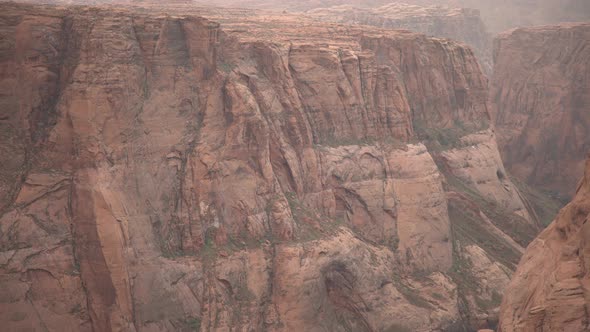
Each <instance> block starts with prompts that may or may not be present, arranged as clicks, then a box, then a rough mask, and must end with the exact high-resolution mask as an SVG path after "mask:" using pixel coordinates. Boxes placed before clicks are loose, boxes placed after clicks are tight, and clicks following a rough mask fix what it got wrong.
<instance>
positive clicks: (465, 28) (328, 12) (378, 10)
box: [306, 3, 492, 74]
mask: <svg viewBox="0 0 590 332" xmlns="http://www.w3.org/2000/svg"><path fill="white" fill-rule="evenodd" d="M306 15H310V16H312V17H314V18H318V19H321V20H324V21H332V22H339V23H347V24H362V25H372V26H376V27H380V28H388V29H408V30H411V31H416V32H421V33H424V34H426V35H429V36H435V37H443V38H450V39H453V40H457V41H461V42H464V43H466V44H467V45H469V46H470V47H472V48H473V50H474V52H475V54H476V56H477V57H478V60H479V62H480V64H481V65H482V67H483V69H484V71H485V72H486V73H488V74H491V72H492V38H491V36H490V35H489V34H488V32H487V31H486V27H485V26H484V24H483V22H482V21H481V18H480V17H479V11H477V10H473V9H466V8H449V7H443V6H426V7H422V6H416V5H408V4H404V3H390V4H387V5H384V6H380V7H375V8H357V7H353V6H350V5H343V6H335V7H329V8H318V9H314V10H310V11H308V12H306Z"/></svg>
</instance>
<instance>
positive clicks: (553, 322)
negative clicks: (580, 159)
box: [499, 159, 590, 332]
mask: <svg viewBox="0 0 590 332" xmlns="http://www.w3.org/2000/svg"><path fill="white" fill-rule="evenodd" d="M589 216H590V159H589V160H587V161H586V167H585V174H584V177H583V179H582V181H581V182H580V184H579V185H578V187H577V190H576V194H575V196H574V198H573V200H572V201H571V203H569V204H568V205H567V206H566V207H565V208H563V209H562V210H561V211H560V212H559V214H558V215H557V217H556V219H555V221H553V223H552V224H551V225H549V227H548V228H547V229H545V230H544V231H543V232H542V233H541V235H539V236H538V237H537V239H535V240H534V241H533V242H532V243H531V244H530V246H529V247H528V248H527V250H526V252H525V254H524V256H523V258H522V260H521V262H520V264H519V266H518V269H517V271H516V273H515V274H514V277H513V279H512V281H511V282H510V286H509V287H508V288H507V289H506V292H505V296H504V300H503V302H502V308H501V312H500V330H499V331H502V332H509V331H587V330H588V329H590V321H589V319H588V305H589V303H590V301H589V300H588V297H587V296H586V294H588V290H589V287H590V273H589V272H588V268H587V266H588V260H589V259H590V249H589V247H588V239H589V238H590V237H589V236H590V223H588V218H589Z"/></svg>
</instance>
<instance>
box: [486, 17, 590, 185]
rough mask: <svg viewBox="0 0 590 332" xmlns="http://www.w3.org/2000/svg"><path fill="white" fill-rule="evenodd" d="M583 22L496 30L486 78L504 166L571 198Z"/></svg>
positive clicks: (585, 41) (588, 145) (582, 83)
mask: <svg viewBox="0 0 590 332" xmlns="http://www.w3.org/2000/svg"><path fill="white" fill-rule="evenodd" d="M588 59H590V24H563V25H559V26H545V27H535V28H526V29H516V30H512V31H509V32H506V33H503V34H501V35H499V36H498V37H497V38H496V40H495V47H494V61H495V67H494V79H493V82H492V84H491V100H492V109H493V117H494V118H495V123H496V128H497V132H498V139H499V144H500V151H502V156H503V159H504V162H505V163H506V166H507V168H508V170H509V172H510V173H512V174H513V175H515V176H516V177H519V178H520V179H522V180H523V181H525V182H527V183H529V184H531V185H533V186H536V187H538V188H543V189H544V190H549V191H553V192H554V193H555V194H556V195H560V196H563V197H571V195H572V193H573V189H575V185H576V183H577V181H578V179H579V178H580V176H581V175H582V173H583V169H584V156H585V155H586V153H587V152H588V151H589V150H590V135H588V134H589V131H590V112H589V110H590V61H589V60H588Z"/></svg>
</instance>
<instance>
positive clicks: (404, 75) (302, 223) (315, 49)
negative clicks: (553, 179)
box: [0, 3, 537, 331]
mask: <svg viewBox="0 0 590 332" xmlns="http://www.w3.org/2000/svg"><path fill="white" fill-rule="evenodd" d="M0 6H1V9H2V10H1V11H0V33H1V36H2V39H1V40H2V43H1V44H0V46H1V49H0V50H1V52H0V68H1V73H2V75H1V76H0V79H1V81H0V86H2V95H0V104H1V105H3V107H2V112H3V113H2V118H1V119H0V121H1V122H0V123H1V125H2V126H3V128H6V130H3V131H2V134H3V135H4V136H5V137H3V140H2V143H1V144H2V149H3V151H6V153H3V154H2V155H0V158H2V159H1V160H0V162H1V163H0V164H1V165H2V166H1V168H0V169H1V170H2V182H1V186H0V188H1V190H0V193H1V194H2V196H1V200H0V203H1V210H0V213H1V215H0V268H1V270H0V271H1V272H0V278H1V282H0V321H2V323H3V327H4V328H7V329H8V330H18V329H25V328H27V329H30V330H40V331H41V330H81V331H91V330H94V331H179V330H181V331H188V330H195V329H198V328H200V330H201V331H213V330H215V331H217V330H219V331H227V330H230V329H237V330H247V331H250V330H255V331H260V330H269V331H293V330H305V331H322V330H325V329H329V330H332V331H349V330H354V331H391V330H411V331H432V330H456V329H467V328H469V329H477V328H486V327H492V326H493V325H494V324H495V321H496V319H497V308H498V305H499V299H498V294H500V293H501V292H502V288H503V287H504V285H505V284H506V283H507V280H508V277H509V275H510V274H511V272H512V269H513V268H514V266H515V264H516V263H517V261H518V258H519V257H520V253H521V251H522V247H523V246H525V245H526V244H527V243H528V241H529V240H530V239H531V238H532V237H533V236H534V234H535V233H536V230H537V228H536V220H535V217H534V215H533V214H532V213H531V212H530V211H528V210H527V208H526V202H524V201H522V200H520V199H519V196H518V195H517V194H516V192H515V189H514V186H513V185H512V183H511V182H510V180H509V179H508V178H506V177H502V176H501V175H499V174H500V173H498V171H502V170H503V166H502V164H501V161H500V160H499V158H498V152H497V149H496V145H495V142H494V140H495V138H494V137H493V134H492V133H491V132H490V131H489V130H488V129H487V126H488V123H489V115H488V114H489V105H488V103H487V89H486V79H485V77H484V76H483V75H482V73H481V71H480V69H479V66H478V64H477V62H476V60H475V58H474V56H473V54H472V52H471V51H470V50H469V49H466V48H465V47H463V46H462V45H460V44H457V43H455V42H451V41H448V40H441V39H435V38H427V37H425V36H423V35H420V34H415V33H410V32H400V31H398V32H394V31H387V30H379V29H372V28H366V27H363V28H361V27H343V26H341V25H336V24H328V23H318V22H313V21H306V20H305V19H303V18H301V17H298V16H291V15H286V14H285V15H279V14H273V15H269V14H268V15H267V14H265V15H262V14H260V15H258V14H252V15H244V11H240V10H236V11H230V10H228V11H224V12H219V11H215V10H204V9H203V10H201V9H198V10H194V11H193V12H191V11H190V9H189V7H184V6H180V7H174V6H171V7H166V9H165V12H166V14H164V13H163V11H164V10H160V11H159V10H156V9H154V8H152V7H146V8H144V9H141V8H135V9H129V8H127V9H122V8H115V7H112V8H89V7H57V8H54V7H43V6H24V5H15V4H6V3H4V4H1V5H0ZM203 16H205V17H208V18H209V19H206V18H203ZM211 19H214V21H213V20H211ZM216 22H220V23H221V26H220V24H219V23H216ZM302 25H304V26H305V27H306V28H305V29H301V26H302ZM458 126H459V127H460V128H462V129H461V131H460V132H457V131H456V128H458ZM461 160H465V163H461ZM467 163H470V164H469V165H468V164H467Z"/></svg>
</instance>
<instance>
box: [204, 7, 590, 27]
mask: <svg viewBox="0 0 590 332" xmlns="http://www.w3.org/2000/svg"><path fill="white" fill-rule="evenodd" d="M399 2H401V3H406V4H411V5H418V6H433V5H434V6H449V7H454V8H471V9H476V10H479V11H480V12H481V16H482V19H483V21H484V23H485V24H486V26H487V27H488V30H489V31H490V32H492V33H494V34H496V33H500V32H502V31H505V30H508V29H512V28H515V27H523V26H535V25H544V24H556V23H560V22H585V21H588V20H589V19H590V3H589V2H588V1H586V0H537V1H529V0H498V1H490V0H404V1H399ZM197 3H200V4H204V5H206V4H211V3H214V4H215V5H218V6H228V7H250V8H258V9H278V10H289V11H307V10H311V9H316V8H328V7H334V6H342V5H350V6H354V7H359V8H376V7H380V6H384V5H388V4H390V3H392V1H391V0H302V1H286V0H224V1H221V0H212V2H211V1H197Z"/></svg>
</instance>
